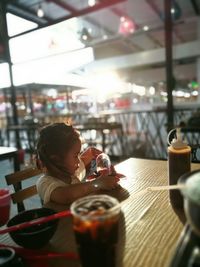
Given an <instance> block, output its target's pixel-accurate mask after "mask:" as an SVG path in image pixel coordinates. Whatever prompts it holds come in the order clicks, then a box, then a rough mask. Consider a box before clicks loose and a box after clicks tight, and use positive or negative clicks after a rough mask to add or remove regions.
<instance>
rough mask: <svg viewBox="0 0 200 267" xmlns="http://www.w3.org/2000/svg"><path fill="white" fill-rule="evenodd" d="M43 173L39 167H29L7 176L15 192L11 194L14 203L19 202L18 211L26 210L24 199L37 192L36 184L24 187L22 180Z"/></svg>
mask: <svg viewBox="0 0 200 267" xmlns="http://www.w3.org/2000/svg"><path fill="white" fill-rule="evenodd" d="M41 173H42V171H41V170H39V169H37V168H27V169H24V170H22V171H17V172H15V173H11V174H8V175H6V176H5V179H6V182H7V185H13V187H14V190H15V192H14V193H12V194H11V197H12V201H13V203H17V208H18V212H21V211H23V210H25V206H24V203H23V201H24V200H25V199H27V198H30V197H32V196H34V195H36V194H37V189H36V185H35V184H33V185H30V186H28V187H26V188H22V181H24V180H27V179H30V178H33V177H35V176H38V175H40V174H41Z"/></svg>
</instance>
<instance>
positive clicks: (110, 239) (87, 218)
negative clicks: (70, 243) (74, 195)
mask: <svg viewBox="0 0 200 267" xmlns="http://www.w3.org/2000/svg"><path fill="white" fill-rule="evenodd" d="M71 211H72V214H73V228H74V232H75V237H76V243H77V246H78V251H79V255H80V259H81V263H82V266H83V267H94V266H95V267H102V266H104V267H114V266H115V249H116V245H117V241H118V221H119V214H120V205H119V202H118V200H117V199H115V198H113V197H110V196H107V195H96V196H88V197H84V198H80V199H79V200H77V201H75V202H74V203H73V204H72V205H71Z"/></svg>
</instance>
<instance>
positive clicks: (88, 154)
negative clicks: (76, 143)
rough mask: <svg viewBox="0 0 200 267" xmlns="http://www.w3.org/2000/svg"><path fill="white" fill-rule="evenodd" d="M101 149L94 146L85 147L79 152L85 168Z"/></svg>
mask: <svg viewBox="0 0 200 267" xmlns="http://www.w3.org/2000/svg"><path fill="white" fill-rule="evenodd" d="M101 153H102V151H101V150H99V149H97V148H95V147H89V148H87V149H86V150H85V151H83V153H82V154H81V156H80V157H81V160H82V161H83V162H84V164H85V167H86V168H87V166H88V165H89V164H90V162H91V161H92V160H93V159H96V157H97V156H98V155H99V154H101Z"/></svg>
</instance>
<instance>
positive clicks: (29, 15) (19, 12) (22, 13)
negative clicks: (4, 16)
mask: <svg viewBox="0 0 200 267" xmlns="http://www.w3.org/2000/svg"><path fill="white" fill-rule="evenodd" d="M6 10H7V12H9V13H11V14H13V15H15V16H18V17H20V18H23V19H26V20H29V21H32V22H34V23H37V24H39V25H45V24H46V23H48V22H47V20H46V19H44V18H39V17H38V16H36V14H34V13H33V12H29V11H27V10H26V9H24V8H22V7H21V6H17V5H16V4H12V5H11V4H9V5H7V7H6Z"/></svg>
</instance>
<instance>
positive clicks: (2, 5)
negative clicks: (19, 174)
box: [0, 1, 21, 148]
mask: <svg viewBox="0 0 200 267" xmlns="http://www.w3.org/2000/svg"><path fill="white" fill-rule="evenodd" d="M0 14H1V24H0V27H1V28H2V29H1V31H2V36H3V40H4V46H5V57H6V62H7V63H8V66H9V75H10V84H11V86H10V93H11V105H12V110H13V122H14V124H15V125H18V113H17V106H16V90H15V87H14V84H13V73H12V62H11V57H10V49H9V42H8V41H9V37H8V28H7V20H6V2H5V1H0ZM15 138H16V145H17V148H21V144H20V138H19V132H18V130H15Z"/></svg>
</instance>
